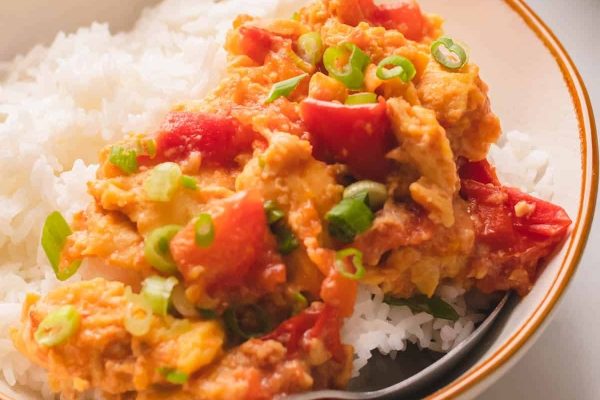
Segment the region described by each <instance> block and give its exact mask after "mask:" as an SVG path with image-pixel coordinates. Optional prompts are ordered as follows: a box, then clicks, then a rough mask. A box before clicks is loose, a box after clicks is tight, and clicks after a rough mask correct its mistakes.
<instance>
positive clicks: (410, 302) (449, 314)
mask: <svg viewBox="0 0 600 400" xmlns="http://www.w3.org/2000/svg"><path fill="white" fill-rule="evenodd" d="M383 301H384V302H385V303H387V304H390V305H392V306H406V307H409V308H410V309H411V310H412V311H413V312H417V313H418V312H424V313H427V314H431V315H433V316H434V317H435V318H440V319H447V320H450V321H456V320H458V318H459V315H458V313H457V312H456V310H455V309H454V307H452V306H451V305H450V304H448V303H446V302H445V301H444V300H442V299H441V298H440V297H438V296H433V297H431V298H429V297H427V296H425V295H417V296H414V297H412V298H410V299H401V298H397V297H393V296H389V295H386V296H385V297H384V299H383Z"/></svg>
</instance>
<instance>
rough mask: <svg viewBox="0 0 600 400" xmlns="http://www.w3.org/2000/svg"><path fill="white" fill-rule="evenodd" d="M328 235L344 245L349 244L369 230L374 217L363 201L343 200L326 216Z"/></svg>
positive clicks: (355, 199)
mask: <svg viewBox="0 0 600 400" xmlns="http://www.w3.org/2000/svg"><path fill="white" fill-rule="evenodd" d="M325 219H327V221H328V222H329V233H330V234H331V235H332V236H333V237H335V238H336V239H338V240H340V241H341V242H344V243H350V242H352V241H353V240H354V238H355V237H356V235H358V234H359V233H362V232H364V231H366V230H367V229H369V228H370V227H371V225H372V224H373V220H374V219H375V216H374V215H373V211H371V209H370V208H369V207H367V205H366V204H365V201H364V200H363V199H357V198H349V199H344V200H342V201H341V202H340V203H338V204H337V205H336V206H335V207H333V208H332V209H331V210H330V211H329V212H328V213H327V214H326V215H325Z"/></svg>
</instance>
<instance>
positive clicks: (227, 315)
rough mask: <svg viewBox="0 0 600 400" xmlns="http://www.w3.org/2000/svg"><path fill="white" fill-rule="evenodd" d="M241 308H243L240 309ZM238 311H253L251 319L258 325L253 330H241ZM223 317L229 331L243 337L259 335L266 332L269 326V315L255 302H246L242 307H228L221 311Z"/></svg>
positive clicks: (249, 337) (248, 337)
mask: <svg viewBox="0 0 600 400" xmlns="http://www.w3.org/2000/svg"><path fill="white" fill-rule="evenodd" d="M242 308H243V309H242ZM239 312H251V313H253V314H254V315H253V318H252V320H253V321H254V322H255V323H257V325H258V327H257V328H256V329H255V330H251V331H250V330H243V329H242V327H241V326H240V321H239V316H238V313H239ZM223 319H224V321H225V325H226V326H227V329H228V330H229V332H230V333H232V334H234V335H236V336H239V337H241V338H244V339H251V338H254V337H259V336H262V335H264V334H266V333H267V332H269V328H270V326H271V323H270V320H269V315H268V314H267V312H266V311H265V310H264V309H263V308H262V307H261V306H259V305H257V304H247V305H245V306H243V307H230V308H228V309H227V310H225V312H224V313H223Z"/></svg>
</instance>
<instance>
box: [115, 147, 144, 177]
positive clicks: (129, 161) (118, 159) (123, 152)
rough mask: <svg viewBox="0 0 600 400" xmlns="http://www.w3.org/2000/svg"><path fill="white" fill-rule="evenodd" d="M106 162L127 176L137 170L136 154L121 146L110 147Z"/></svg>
mask: <svg viewBox="0 0 600 400" xmlns="http://www.w3.org/2000/svg"><path fill="white" fill-rule="evenodd" d="M108 161H109V162H110V163H111V164H113V165H114V166H116V167H117V168H119V169H120V170H121V171H123V172H124V173H126V174H128V175H129V174H133V173H134V172H136V171H137V169H138V163H137V152H136V151H135V150H127V149H126V148H124V147H121V146H113V147H111V149H110V155H109V156H108Z"/></svg>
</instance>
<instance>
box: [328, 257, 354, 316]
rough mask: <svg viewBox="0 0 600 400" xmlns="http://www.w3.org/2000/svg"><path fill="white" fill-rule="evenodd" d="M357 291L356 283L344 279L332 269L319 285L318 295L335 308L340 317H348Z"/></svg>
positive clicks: (352, 308) (352, 309)
mask: <svg viewBox="0 0 600 400" xmlns="http://www.w3.org/2000/svg"><path fill="white" fill-rule="evenodd" d="M357 290H358V284H357V282H356V281H353V280H352V279H348V278H346V277H344V276H343V275H341V274H339V273H338V272H337V271H336V270H335V268H332V269H331V272H330V273H329V275H328V276H327V277H326V278H325V279H324V280H323V283H322V284H321V292H320V295H321V298H322V299H323V301H324V302H325V303H326V304H328V305H332V306H334V307H336V308H337V309H338V310H339V311H340V314H341V316H342V317H349V316H350V315H352V312H353V311H354V303H356V292H357Z"/></svg>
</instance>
